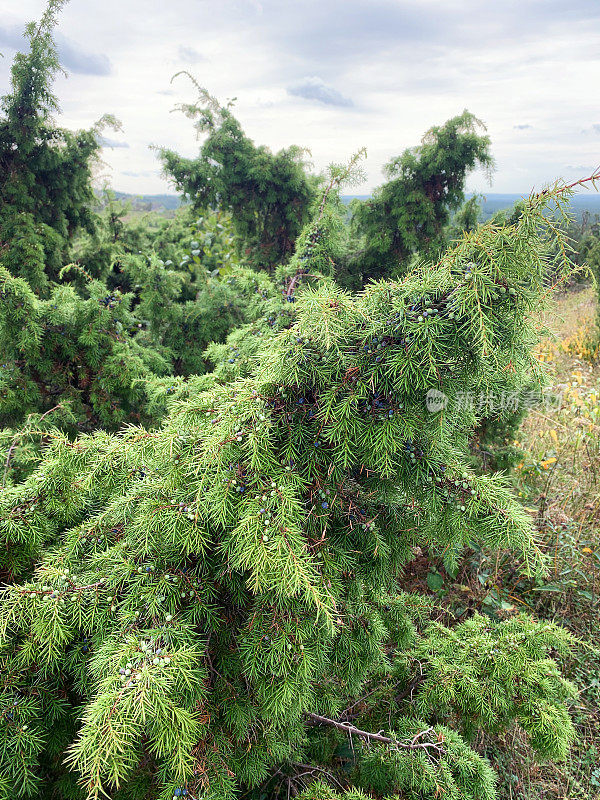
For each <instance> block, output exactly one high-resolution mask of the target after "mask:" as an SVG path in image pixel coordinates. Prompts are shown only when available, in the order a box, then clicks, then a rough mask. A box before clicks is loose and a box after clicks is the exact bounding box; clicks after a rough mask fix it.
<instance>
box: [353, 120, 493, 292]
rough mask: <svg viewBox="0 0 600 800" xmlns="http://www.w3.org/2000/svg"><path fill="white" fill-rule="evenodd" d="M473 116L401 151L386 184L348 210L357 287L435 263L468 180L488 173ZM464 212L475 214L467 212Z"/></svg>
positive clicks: (485, 143) (486, 151)
mask: <svg viewBox="0 0 600 800" xmlns="http://www.w3.org/2000/svg"><path fill="white" fill-rule="evenodd" d="M481 128H484V126H483V123H482V122H480V120H478V119H477V118H476V117H475V116H473V114H471V113H469V112H468V111H464V112H463V113H462V114H461V115H460V116H458V117H454V118H453V119H450V120H448V121H447V122H446V123H444V125H441V126H435V127H433V128H431V129H430V130H429V131H428V132H427V133H426V134H425V136H424V137H423V140H422V142H421V144H420V145H419V146H418V147H413V148H410V149H408V150H405V151H404V153H402V155H401V156H398V157H396V158H393V159H392V160H391V161H389V162H388V164H387V165H386V166H385V168H384V172H385V175H386V177H387V178H388V181H387V182H386V183H384V184H383V185H382V186H380V187H379V188H378V189H376V190H375V192H374V193H373V197H372V198H370V199H369V200H366V201H364V202H360V201H354V203H353V205H352V226H353V229H354V234H355V236H356V237H357V238H358V242H359V244H358V248H357V252H356V254H355V256H354V259H353V263H351V264H350V265H349V267H348V271H349V273H350V276H354V279H355V281H356V280H358V281H359V282H360V280H362V282H363V284H364V283H366V282H367V281H369V280H372V279H375V278H381V277H389V276H395V275H398V274H399V273H401V272H403V271H405V270H406V269H407V266H408V263H409V262H410V260H411V258H412V257H413V256H414V255H419V256H422V257H427V258H431V257H437V255H438V254H439V252H440V250H441V249H442V248H443V246H444V244H445V242H446V230H445V229H446V226H447V224H448V222H449V220H450V215H451V213H452V212H453V211H457V210H458V209H459V208H460V206H461V205H462V203H463V201H464V186H465V179H466V176H467V175H468V174H469V172H471V171H472V170H473V169H475V168H476V167H478V166H479V167H483V168H484V169H488V170H489V169H491V168H492V167H493V163H494V162H493V159H492V157H491V155H490V139H489V137H488V136H486V135H480V134H479V133H478V129H481ZM466 211H467V220H468V212H469V211H471V212H472V211H473V209H472V208H471V209H469V208H467V209H466Z"/></svg>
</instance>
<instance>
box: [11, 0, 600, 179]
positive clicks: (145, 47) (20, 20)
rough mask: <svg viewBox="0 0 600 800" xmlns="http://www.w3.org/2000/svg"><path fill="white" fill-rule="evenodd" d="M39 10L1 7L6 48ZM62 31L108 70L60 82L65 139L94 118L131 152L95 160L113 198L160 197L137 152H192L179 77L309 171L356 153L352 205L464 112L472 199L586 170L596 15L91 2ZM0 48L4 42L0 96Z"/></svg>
mask: <svg viewBox="0 0 600 800" xmlns="http://www.w3.org/2000/svg"><path fill="white" fill-rule="evenodd" d="M3 5H5V6H6V8H5V9H3V8H2V6H3ZM44 7H45V0H20V2H19V4H18V5H17V4H15V3H14V0H0V10H2V12H3V13H2V14H1V18H2V30H4V31H6V30H8V32H9V34H10V32H11V31H12V32H13V34H10V35H14V31H15V30H16V31H17V34H18V31H20V30H22V27H23V24H24V22H26V21H27V20H30V19H35V18H39V16H40V14H41V13H42V11H43V9H44ZM59 30H60V35H61V37H64V39H65V40H66V41H68V42H69V43H70V44H71V45H72V47H74V48H76V50H77V52H80V53H86V54H101V58H102V62H101V63H103V64H104V65H105V67H104V69H103V68H102V66H101V63H100V62H98V64H97V68H96V70H95V71H94V70H89V71H88V74H82V72H81V71H80V72H77V73H73V72H72V74H71V75H70V76H69V77H68V79H64V78H62V77H61V78H59V79H58V81H57V91H58V95H59V100H60V104H61V107H62V115H61V124H64V125H66V126H69V127H72V128H81V127H87V126H89V125H90V124H92V123H93V122H94V121H95V120H96V119H98V118H99V117H100V116H101V115H102V114H103V113H105V112H110V113H114V114H115V115H116V116H117V117H118V118H119V119H120V120H121V121H122V123H123V130H124V139H125V140H126V141H127V143H128V144H129V147H128V148H124V147H115V148H112V149H111V148H107V149H105V150H104V152H103V159H104V160H105V162H106V163H107V164H109V165H110V167H111V169H112V173H111V176H110V179H111V181H112V184H113V186H114V187H115V188H116V189H120V190H124V191H132V192H137V193H140V192H147V193H159V192H163V191H165V190H167V189H168V187H167V184H166V182H165V181H164V179H163V178H162V177H161V176H160V174H159V165H158V164H157V161H156V157H155V154H154V153H153V151H151V150H150V149H149V145H151V144H157V145H165V146H168V147H171V148H173V149H175V150H177V151H178V152H181V153H182V154H184V155H187V156H193V155H194V154H195V153H196V152H197V148H198V143H197V142H196V139H195V134H194V131H193V128H192V126H191V124H190V122H189V121H188V120H186V119H185V118H184V117H183V116H182V115H181V114H177V113H175V114H173V113H170V112H171V110H172V108H173V106H174V105H175V104H176V103H177V102H180V101H190V100H193V99H195V98H194V89H193V86H192V84H191V83H189V82H186V81H184V80H183V79H180V80H178V81H176V82H175V83H173V85H171V84H170V79H171V76H172V74H173V73H174V72H176V71H177V70H178V69H181V66H182V63H183V64H187V65H188V67H187V68H189V69H190V70H191V71H192V72H193V73H194V75H195V76H196V78H197V79H198V81H199V82H200V84H202V85H204V86H206V87H207V88H208V89H209V90H210V91H211V92H212V93H213V94H215V95H216V96H217V97H219V98H220V99H221V100H223V101H225V100H226V99H227V98H231V97H237V98H238V100H237V102H236V104H235V112H236V114H237V115H238V116H239V118H240V121H241V123H242V125H243V126H244V128H245V130H246V131H247V132H248V134H249V135H250V136H252V137H253V138H254V139H255V140H256V141H257V142H259V143H261V144H266V145H268V146H270V147H271V148H272V149H279V148H281V147H286V146H289V145H290V144H298V145H302V146H305V147H307V148H308V149H309V150H310V151H311V154H312V161H313V162H314V164H315V168H316V169H322V168H324V167H325V166H326V165H327V164H328V163H329V162H330V161H334V160H335V161H340V160H342V159H344V158H346V157H349V156H350V155H351V154H352V153H353V152H355V151H356V150H357V149H358V148H359V147H361V146H363V145H365V146H366V147H367V149H368V153H369V159H368V161H367V165H366V166H367V172H368V181H367V183H366V184H365V186H364V187H361V188H360V189H358V191H360V192H367V191H369V190H370V189H371V188H372V187H373V186H375V185H377V184H378V183H380V182H381V180H382V178H381V167H382V165H383V164H384V163H385V162H386V161H387V160H388V159H389V158H391V157H392V156H394V155H397V154H398V153H400V152H401V151H402V150H403V149H404V148H405V147H409V146H411V145H414V144H416V143H418V142H419V140H420V138H421V136H422V135H423V133H424V132H425V130H427V128H429V127H430V126H431V125H435V124H440V123H443V122H444V121H445V120H446V119H448V118H449V117H451V116H454V115H455V114H459V113H461V112H462V110H463V109H464V108H465V107H466V108H468V109H469V110H470V111H472V112H473V113H474V114H476V115H477V116H478V117H480V118H481V119H482V120H483V121H484V122H485V123H486V124H487V126H488V133H489V135H490V136H491V139H492V144H493V150H494V155H495V157H496V160H497V163H498V169H497V172H496V173H495V176H494V182H493V186H492V187H491V189H490V187H489V185H488V184H487V183H486V181H485V177H484V176H483V175H479V174H477V175H475V176H473V177H472V178H471V179H470V181H469V189H470V190H473V191H495V192H513V191H514V192H528V191H529V190H530V189H531V188H533V187H540V186H542V185H543V184H545V183H548V182H551V181H552V180H553V179H554V178H556V177H560V176H561V172H565V171H567V167H566V166H564V165H577V164H587V163H594V162H596V161H597V141H598V138H597V134H598V127H597V126H598V125H599V124H600V123H599V122H598V111H597V103H596V102H595V100H594V98H593V95H590V93H589V88H588V87H589V85H590V77H591V76H594V75H597V74H599V73H600V60H599V58H598V55H597V54H598V53H600V5H599V4H598V3H597V1H596V0H569V3H565V2H564V0H505V2H503V3H501V4H489V3H481V2H480V1H479V0H451V2H448V0H302V2H296V3H291V2H286V1H285V0H283V1H282V0H261V1H260V2H258V1H257V0H219V2H216V0H170V2H169V3H163V2H160V0H128V2H127V3H122V2H121V0H103V2H102V3H101V4H99V3H89V2H83V3H81V2H73V3H70V4H68V5H67V6H66V7H65V9H64V11H63V12H62V14H61V19H60V29H59ZM7 47H8V45H7V44H6V42H5V43H4V44H3V43H2V42H1V40H0V51H2V52H4V54H5V56H6V57H5V58H4V59H0V93H2V92H3V91H5V90H6V88H7V87H8V82H9V66H10V59H11V56H12V51H10V50H9V49H7ZM198 56H200V57H201V58H200V59H199V60H197V61H194V60H193V59H196V57H198ZM106 65H108V67H107V66H106ZM67 66H68V65H67ZM306 76H318V78H315V77H312V78H311V79H310V80H311V81H312V82H313V83H312V85H311V84H310V83H309V84H307V83H306V80H307V77H306ZM303 86H304V93H303V94H302V87H303ZM294 88H296V91H295V92H294ZM289 89H292V92H291V93H290V92H289ZM298 89H300V91H297V90H298ZM307 94H309V95H310V94H312V96H311V97H307V96H306V95H307ZM336 99H337V102H336ZM332 101H333V102H332ZM350 102H351V103H352V104H349V103H350ZM344 103H345V104H344ZM525 124H527V125H530V126H531V127H530V128H527V129H524V128H520V127H519V126H521V125H525ZM525 130H526V133H527V135H524V131H525ZM582 131H585V132H586V133H587V135H582ZM569 171H570V170H569ZM127 173H129V174H127ZM569 177H572V176H571V175H569Z"/></svg>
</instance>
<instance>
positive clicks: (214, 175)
mask: <svg viewBox="0 0 600 800" xmlns="http://www.w3.org/2000/svg"><path fill="white" fill-rule="evenodd" d="M186 74H187V73H186ZM194 84H195V85H196V88H197V89H198V92H199V100H198V102H197V103H195V104H186V105H182V106H181V107H180V108H181V109H182V110H183V111H184V113H185V114H186V115H187V116H188V117H190V118H192V119H196V129H197V131H198V133H199V134H206V139H205V140H204V142H203V144H202V147H201V150H200V155H199V156H198V158H196V159H188V158H182V157H181V156H179V155H178V154H177V153H174V152H173V151H172V150H168V149H163V150H161V151H160V156H161V159H162V162H163V166H164V170H165V173H166V174H167V176H169V177H170V178H171V179H172V180H173V181H174V183H175V186H176V187H177V189H178V190H179V191H181V192H182V193H183V194H184V196H185V197H187V198H189V199H190V200H191V201H192V203H193V205H194V208H195V209H196V210H197V211H199V212H204V211H205V210H206V209H207V208H211V207H212V208H215V207H219V208H221V209H223V210H226V211H228V212H229V213H231V215H232V220H233V225H234V230H235V235H236V241H237V246H238V250H239V253H240V255H241V256H243V257H244V259H247V261H248V263H249V264H250V265H251V266H253V267H254V268H256V269H266V270H268V271H273V270H274V269H275V267H276V266H278V265H279V264H281V263H283V262H284V261H286V259H288V258H289V257H290V256H291V255H292V253H293V252H294V243H295V240H296V237H297V236H298V234H299V233H300V231H301V230H302V227H303V226H304V224H305V223H306V222H307V220H308V219H309V214H310V209H311V206H312V204H313V202H314V201H315V199H316V196H317V186H318V179H317V178H315V177H311V176H309V175H308V174H307V171H306V166H305V163H304V157H305V151H303V150H302V149H301V148H299V147H289V148H287V149H286V150H281V151H280V152H278V153H272V152H271V151H270V150H269V149H268V148H267V147H265V146H258V147H257V146H256V145H255V144H254V142H253V141H252V140H251V139H249V138H248V137H247V136H246V134H245V133H244V131H243V130H242V127H241V125H240V123H239V122H238V120H237V119H236V118H235V117H234V115H233V113H232V111H231V103H229V104H228V105H227V106H221V105H220V104H219V102H218V101H217V100H216V99H215V98H214V97H212V96H211V95H210V94H209V93H208V92H207V91H206V90H205V89H202V88H201V87H199V86H198V85H197V84H196V83H195V81H194Z"/></svg>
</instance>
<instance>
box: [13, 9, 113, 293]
mask: <svg viewBox="0 0 600 800" xmlns="http://www.w3.org/2000/svg"><path fill="white" fill-rule="evenodd" d="M64 3H65V0H50V2H49V4H48V7H47V10H46V12H45V13H44V15H43V17H42V19H41V21H40V22H39V23H37V24H36V23H31V24H30V25H29V26H28V27H27V29H26V37H27V39H28V41H29V52H28V53H25V54H23V53H19V54H17V56H16V57H15V60H14V63H13V66H12V71H11V82H12V87H11V92H10V93H9V94H7V95H6V96H5V97H3V98H2V103H1V110H2V116H1V117H0V264H1V265H2V266H4V267H5V268H6V269H8V271H9V272H11V273H12V274H13V275H15V276H18V277H22V278H25V279H26V280H27V281H28V282H29V284H30V285H31V287H32V288H33V290H34V291H35V292H37V293H40V294H46V295H47V294H48V292H49V280H52V279H56V278H57V276H58V272H59V271H60V269H61V268H62V266H63V265H64V263H65V257H66V253H67V248H68V244H69V241H70V239H71V237H72V236H73V234H74V233H75V232H76V231H77V230H79V229H86V230H88V231H91V230H93V226H94V215H93V213H92V212H91V210H90V205H91V204H92V203H93V200H94V195H93V192H92V188H91V168H92V164H93V162H94V160H95V158H96V156H97V153H98V150H99V143H98V135H99V132H100V130H101V127H102V126H103V125H105V124H112V125H114V124H115V121H114V120H113V119H112V118H109V117H104V118H103V119H102V120H101V121H100V122H99V123H98V124H97V125H96V126H95V127H94V128H93V129H91V130H89V131H79V132H77V133H71V132H70V131H67V130H64V129H62V128H57V127H56V125H55V124H54V122H53V119H52V114H53V113H54V112H55V111H56V110H57V102H56V98H55V96H54V95H53V93H52V82H53V80H54V77H55V76H56V73H57V72H59V70H60V64H59V62H58V58H57V55H56V47H55V44H54V40H53V38H52V33H53V28H54V26H55V24H56V16H57V14H58V12H59V11H60V9H61V7H62V6H63V5H64Z"/></svg>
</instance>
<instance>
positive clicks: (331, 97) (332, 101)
mask: <svg viewBox="0 0 600 800" xmlns="http://www.w3.org/2000/svg"><path fill="white" fill-rule="evenodd" d="M287 93H288V94H290V95H292V96H293V97H303V98H304V99H305V100H315V101H316V102H317V103H323V104H324V105H326V106H341V107H344V106H345V107H348V106H352V105H354V103H353V102H352V100H350V98H349V97H345V96H344V95H343V94H342V93H341V92H339V91H338V90H337V89H334V87H333V86H329V84H327V83H325V81H323V80H321V78H317V77H316V76H313V77H311V78H303V79H302V80H301V81H299V82H298V83H295V84H293V85H292V86H288V88H287Z"/></svg>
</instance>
